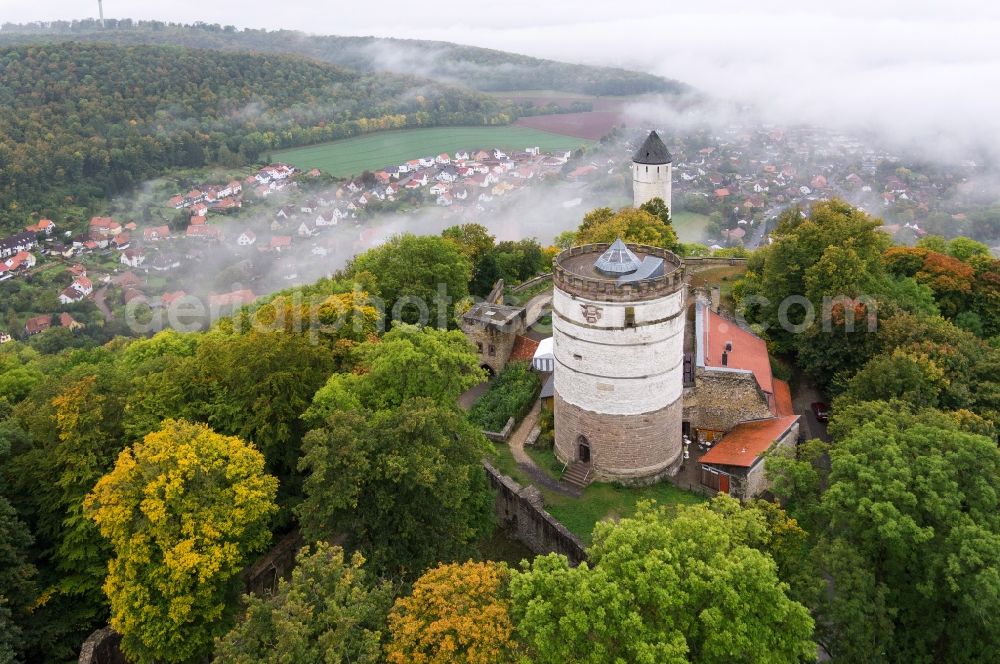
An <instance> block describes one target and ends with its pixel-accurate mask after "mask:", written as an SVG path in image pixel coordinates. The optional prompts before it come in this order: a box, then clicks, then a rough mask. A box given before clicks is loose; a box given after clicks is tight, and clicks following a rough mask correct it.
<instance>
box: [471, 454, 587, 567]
mask: <svg viewBox="0 0 1000 664" xmlns="http://www.w3.org/2000/svg"><path fill="white" fill-rule="evenodd" d="M483 467H484V468H485V469H486V477H487V479H488V480H489V483H490V486H491V487H492V488H493V489H494V490H495V491H496V501H495V503H494V507H495V510H496V515H497V521H498V522H499V523H500V524H501V525H503V526H504V528H506V529H507V530H509V531H510V532H512V533H513V534H514V536H515V537H517V539H518V540H520V541H521V543H523V544H524V545H525V546H526V547H528V548H529V549H531V550H532V551H533V552H534V553H536V554H539V555H545V554H547V553H560V554H562V555H564V556H566V558H568V559H569V562H570V564H571V565H574V566H575V565H578V564H580V563H581V562H583V561H584V560H586V559H587V554H586V552H585V551H584V548H583V543H582V542H580V540H579V539H578V538H577V537H576V535H574V534H573V533H571V532H570V531H569V530H567V528H566V526H564V525H562V524H561V523H559V521H557V520H556V518H555V517H553V516H552V515H551V514H549V513H548V512H546V511H545V507H544V506H543V503H542V496H541V494H540V493H539V491H538V489H536V488H535V487H533V486H527V487H522V486H521V485H520V484H518V483H517V482H515V481H514V480H513V479H511V478H510V477H507V476H506V475H504V474H502V473H501V472H500V471H498V470H497V469H496V468H494V467H493V466H492V465H490V464H489V463H488V462H483Z"/></svg>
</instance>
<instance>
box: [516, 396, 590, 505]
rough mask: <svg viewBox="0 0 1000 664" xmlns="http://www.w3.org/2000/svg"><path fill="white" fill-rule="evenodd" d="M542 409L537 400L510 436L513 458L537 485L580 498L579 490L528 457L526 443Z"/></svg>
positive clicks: (540, 402) (539, 400) (540, 401)
mask: <svg viewBox="0 0 1000 664" xmlns="http://www.w3.org/2000/svg"><path fill="white" fill-rule="evenodd" d="M541 409H542V400H541V399H536V400H535V404H534V405H533V406H532V407H531V410H530V411H528V414H527V415H525V416H524V419H523V420H521V424H520V426H518V427H517V428H516V429H514V433H512V434H511V435H510V438H509V439H508V441H507V444H508V445H509V446H510V452H511V456H513V457H514V461H516V462H517V467H518V468H520V469H521V470H523V471H524V472H525V473H527V474H528V475H530V476H531V479H532V481H533V482H535V483H536V484H539V485H541V486H543V487H545V488H546V489H548V490H550V491H555V492H556V493H561V494H563V495H564V496H572V497H574V498H579V497H580V495H581V492H580V490H579V489H577V488H576V487H574V486H570V485H569V484H566V483H565V482H560V481H559V480H556V479H553V478H552V477H550V476H549V474H548V473H546V472H545V471H544V470H542V469H541V468H539V467H538V465H537V464H536V463H535V460H534V459H532V458H531V457H530V456H528V453H527V452H525V451H524V443H525V441H527V440H528V436H529V435H531V430H532V429H534V428H535V426H536V425H537V424H538V416H539V414H540V413H541Z"/></svg>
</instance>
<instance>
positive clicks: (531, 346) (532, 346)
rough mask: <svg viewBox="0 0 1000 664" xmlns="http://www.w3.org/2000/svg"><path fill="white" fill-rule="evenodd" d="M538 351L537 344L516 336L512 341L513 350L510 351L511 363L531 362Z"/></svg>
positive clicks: (531, 340) (526, 338)
mask: <svg viewBox="0 0 1000 664" xmlns="http://www.w3.org/2000/svg"><path fill="white" fill-rule="evenodd" d="M537 349H538V342H537V341H535V340H534V339H530V338H528V337H525V336H521V335H520V334H519V335H517V338H516V339H515V340H514V348H513V349H512V350H511V351H510V361H511V362H517V361H522V362H531V360H532V358H533V357H535V351H536V350H537Z"/></svg>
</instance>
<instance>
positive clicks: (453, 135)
mask: <svg viewBox="0 0 1000 664" xmlns="http://www.w3.org/2000/svg"><path fill="white" fill-rule="evenodd" d="M590 142H591V141H588V140H586V139H581V138H574V137H570V136H563V135H560V134H554V133H551V132H546V131H539V130H536V129H529V128H526V127H517V126H507V127H432V128H426V129H402V130H398V131H386V132H378V133H374V134H366V135H364V136H355V137H352V138H345V139H343V140H339V141H332V142H330V143H321V144H319V145H310V146H307V147H301V148H291V149H289V150H280V151H277V152H274V153H273V154H272V159H273V160H274V161H279V162H284V163H288V164H292V165H293V166H295V167H296V168H300V169H310V168H318V169H320V170H322V171H325V172H327V173H329V174H330V175H333V176H337V177H344V176H348V175H360V174H361V173H362V172H363V171H365V170H375V169H379V168H383V167H385V166H390V165H393V164H398V163H401V162H404V161H407V160H409V159H416V158H418V157H428V156H434V155H438V154H441V153H442V152H447V153H449V154H452V153H454V152H455V151H456V150H472V149H477V148H491V147H498V148H504V149H524V148H525V147H529V146H536V145H537V146H538V147H540V148H541V149H542V150H543V151H550V150H572V149H576V148H578V147H580V146H582V145H587V144H589V143H590Z"/></svg>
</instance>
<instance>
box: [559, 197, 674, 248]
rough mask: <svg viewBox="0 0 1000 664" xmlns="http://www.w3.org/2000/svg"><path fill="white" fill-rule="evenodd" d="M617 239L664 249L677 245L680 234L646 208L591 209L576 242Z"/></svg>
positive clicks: (584, 219) (589, 242)
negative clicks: (615, 210)
mask: <svg viewBox="0 0 1000 664" xmlns="http://www.w3.org/2000/svg"><path fill="white" fill-rule="evenodd" d="M653 209H655V208H653ZM618 238H621V239H622V240H624V241H625V242H626V243H635V244H648V245H650V246H653V247H661V248H663V249H671V250H673V249H675V248H676V247H677V233H676V232H675V231H674V228H673V225H672V224H670V223H669V222H667V221H664V219H663V218H662V217H660V216H657V215H656V214H654V213H653V212H651V211H650V210H648V209H646V208H645V207H644V208H640V209H636V208H622V209H621V210H618V211H617V212H614V211H612V210H611V208H597V209H596V210H591V211H590V212H588V213H587V214H586V215H585V216H584V217H583V223H581V224H580V228H579V230H578V231H577V234H576V237H575V238H574V239H573V244H574V245H580V244H592V243H597V242H614V241H615V240H617V239H618Z"/></svg>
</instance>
